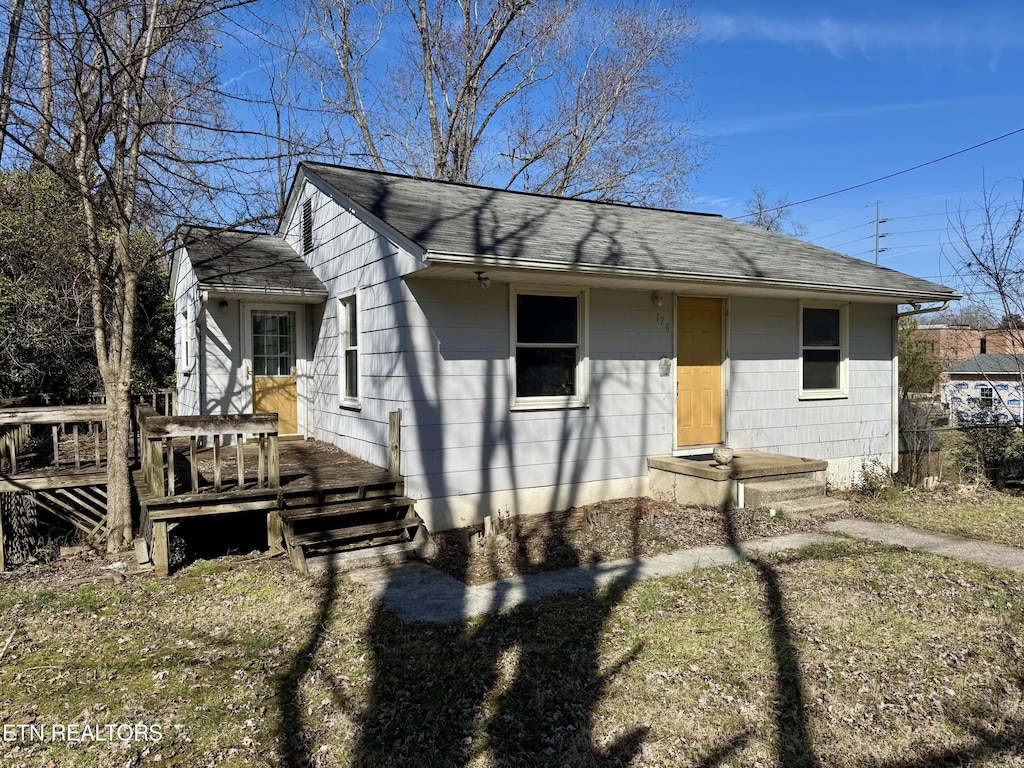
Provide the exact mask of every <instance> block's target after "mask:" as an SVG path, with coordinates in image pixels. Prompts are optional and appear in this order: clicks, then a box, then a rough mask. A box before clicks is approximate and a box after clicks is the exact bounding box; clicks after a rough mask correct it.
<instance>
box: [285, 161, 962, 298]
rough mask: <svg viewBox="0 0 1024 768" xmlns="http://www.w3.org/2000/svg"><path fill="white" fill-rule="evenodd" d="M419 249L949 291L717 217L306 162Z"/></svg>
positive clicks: (921, 294) (645, 270)
mask: <svg viewBox="0 0 1024 768" xmlns="http://www.w3.org/2000/svg"><path fill="white" fill-rule="evenodd" d="M302 165H303V167H304V168H305V169H306V170H307V171H308V172H310V173H312V174H313V175H314V176H316V177H318V178H320V179H321V180H323V181H324V182H326V183H327V184H328V185H329V186H331V187H333V188H334V189H335V190H337V191H338V192H340V193H341V194H342V195H344V196H345V197H347V198H348V199H350V200H351V201H352V202H354V203H355V204H356V205H358V206H360V207H361V208H363V209H365V210H366V211H367V212H369V213H371V214H373V215H374V216H376V217H377V218H378V219H380V220H382V221H384V222H386V223H387V224H388V225H389V226H390V227H392V228H393V229H394V230H396V231H397V232H399V233H400V234H402V235H403V236H405V237H406V238H408V239H409V240H411V241H413V242H414V243H416V244H417V245H419V246H420V247H421V248H423V249H424V251H426V252H427V253H428V254H431V253H433V254H439V255H440V254H445V255H472V256H481V257H496V258H500V259H512V260H529V261H540V262H548V263H554V264H561V265H566V266H586V267H588V268H594V267H596V268H598V269H600V268H607V269H608V270H610V271H618V272H626V273H629V272H635V273H638V274H651V273H656V274H661V275H666V276H670V277H690V276H693V277H700V278H702V279H709V278H710V279H722V280H724V281H744V282H756V283H761V282H763V283H769V284H788V285H794V286H806V287H814V288H827V287H836V288H840V289H845V290H853V291H863V292H869V293H878V294H882V295H897V296H901V297H905V298H906V299H908V300H910V299H913V300H942V299H946V298H955V297H956V294H955V292H954V291H953V290H952V289H950V288H947V287H945V286H942V285H938V284H937V283H933V282H930V281H928V280H923V279H921V278H918V277H913V276H911V275H906V274H903V273H901V272H897V271H895V270H892V269H887V268H885V267H878V266H875V265H874V264H872V263H869V262H866V261H863V260H861V259H855V258H852V257H850V256H845V255H843V254H840V253H836V252H835V251H830V250H828V249H826V248H820V247H818V246H815V245H811V244H809V243H804V242H801V241H799V240H795V239H793V238H790V237H785V236H783V235H777V234H774V233H770V232H766V231H764V230H761V229H758V228H756V227H753V226H750V225H747V224H742V223H740V222H737V221H733V220H731V219H726V218H723V217H721V216H716V215H711V214H702V213H686V212H681V211H667V210H659V209H650V208H639V207H632V206H625V205H614V204H609V203H598V202H593V201H586V200H566V199H562V198H555V197H547V196H543V195H534V194H527V193H522V192H510V191H505V190H497V189H488V188H484V187H474V186H469V185H464V184H454V183H449V182H440V181H432V180H427V179H418V178H411V177H407V176H398V175H393V174H382V173H377V172H375V171H367V170H362V169H356V168H346V167H343V166H336V165H329V164H326V163H313V162H306V163H303V164H302Z"/></svg>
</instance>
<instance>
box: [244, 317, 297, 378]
mask: <svg viewBox="0 0 1024 768" xmlns="http://www.w3.org/2000/svg"><path fill="white" fill-rule="evenodd" d="M294 333H295V313H294V312H284V313H273V312H267V311H263V310H259V311H254V312H253V313H252V367H253V373H254V374H255V375H257V376H291V375H292V371H293V369H294V367H295V355H294V348H295V338H294Z"/></svg>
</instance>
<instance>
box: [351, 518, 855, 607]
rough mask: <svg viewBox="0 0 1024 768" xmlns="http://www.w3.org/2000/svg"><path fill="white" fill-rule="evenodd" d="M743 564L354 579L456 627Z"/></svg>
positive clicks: (673, 558)
mask: <svg viewBox="0 0 1024 768" xmlns="http://www.w3.org/2000/svg"><path fill="white" fill-rule="evenodd" d="M838 541H842V539H840V538H838V537H835V536H826V535H823V534H817V533H791V534H789V535H787V536H777V537H775V538H772V539H760V540H756V541H749V542H745V543H744V544H742V545H740V549H741V551H742V552H743V553H744V554H747V555H765V554H771V553H773V552H788V551H792V550H797V549H802V548H804V547H808V546H811V545H813V544H825V543H831V542H838ZM739 559H740V555H739V554H737V553H736V552H735V551H734V550H732V549H730V548H729V547H700V548H697V549H683V550H679V551H677V552H667V553H665V554H661V555H651V556H650V557H636V558H629V559H626V560H616V561H613V562H610V563H595V564H593V565H583V566H579V567H577V568H565V569H563V570H559V571H547V572H545V573H534V574H530V575H528V576H516V577H514V578H510V579H502V580H501V581H494V582H491V583H489V584H480V585H477V586H472V587H470V586H467V585H466V584H463V583H462V582H461V581H459V580H458V579H455V578H452V577H451V576H448V575H447V574H444V573H441V571H439V570H437V569H435V568H431V567H430V566H429V565H426V564H425V563H417V562H410V563H404V564H402V565H399V566H395V567H391V568H372V569H366V570H362V571H354V572H352V573H351V574H349V578H350V579H352V580H353V581H356V582H359V583H361V584H365V585H366V586H368V587H370V589H372V590H373V591H374V592H376V593H377V595H378V596H379V597H380V598H381V599H382V600H383V601H384V604H385V605H387V607H388V608H390V609H391V610H392V611H394V612H395V614H397V615H398V617H399V618H400V619H403V620H404V621H437V622H452V621H462V620H463V619H468V618H470V617H472V616H480V615H482V614H489V613H500V612H502V611H508V610H511V609H513V608H515V607H517V606H520V605H523V604H524V603H531V602H535V601H537V600H543V599H544V598H546V597H550V596H551V595H554V594H557V593H559V592H576V591H578V590H587V591H589V590H593V589H597V588H599V587H605V586H609V585H615V586H617V587H625V586H628V585H629V584H632V583H634V582H637V581H644V580H646V579H656V578H660V577H662V576H672V575H675V574H680V573H689V572H690V571H692V570H694V569H695V568H710V567H714V566H720V565H730V564H732V563H735V562H737V561H738V560H739Z"/></svg>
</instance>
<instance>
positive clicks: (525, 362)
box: [510, 286, 588, 408]
mask: <svg viewBox="0 0 1024 768" xmlns="http://www.w3.org/2000/svg"><path fill="white" fill-rule="evenodd" d="M510 305H511V323H510V328H511V345H510V346H511V351H512V357H511V370H512V405H513V406H519V407H527V408H530V407H534V408H558V407H573V406H582V405H585V404H586V402H587V389H588V387H587V385H588V380H587V362H588V361H587V323H588V317H587V311H588V294H587V291H586V290H585V289H584V290H577V291H561V290H552V289H546V288H545V289H541V288H525V287H523V288H518V287H515V286H513V287H512V289H511V296H510Z"/></svg>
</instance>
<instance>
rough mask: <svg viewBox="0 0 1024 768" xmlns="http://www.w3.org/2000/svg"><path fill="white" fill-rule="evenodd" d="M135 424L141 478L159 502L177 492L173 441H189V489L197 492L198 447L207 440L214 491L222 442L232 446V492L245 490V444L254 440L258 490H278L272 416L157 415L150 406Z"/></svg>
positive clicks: (275, 423)
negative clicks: (233, 455)
mask: <svg viewBox="0 0 1024 768" xmlns="http://www.w3.org/2000/svg"><path fill="white" fill-rule="evenodd" d="M136 421H137V422H138V425H139V446H140V451H141V456H142V476H143V479H144V482H145V483H146V486H147V488H148V489H149V492H150V493H151V494H153V496H156V497H158V498H162V497H165V496H174V495H175V494H176V479H175V467H174V457H175V445H174V440H175V439H176V438H177V439H182V438H187V439H188V460H189V465H190V470H191V473H190V474H191V477H190V480H191V482H190V483H189V486H188V487H189V488H190V489H191V492H192V493H199V490H200V488H199V485H200V484H199V443H200V440H201V439H204V438H206V439H208V443H209V444H210V445H212V447H213V457H212V458H213V486H212V487H213V491H214V492H216V493H219V492H220V491H221V490H222V481H221V480H222V468H223V463H224V462H223V458H224V455H223V454H224V451H223V450H222V449H223V447H224V444H225V442H227V441H225V440H224V438H225V437H228V438H231V439H233V440H234V443H235V463H236V465H237V467H236V477H237V479H236V483H237V484H236V488H237V489H239V490H241V489H243V488H244V487H245V484H246V479H245V452H244V448H245V441H246V438H247V437H250V436H252V437H254V438H256V441H257V443H258V451H259V453H258V457H257V462H256V479H255V483H256V487H257V488H263V487H268V488H277V487H279V486H280V484H281V469H280V454H279V451H278V417H277V414H276V413H258V414H249V415H235V416H159V415H157V413H156V411H155V410H154V409H153V408H152V407H151V406H148V405H143V406H139V407H138V408H137V409H136Z"/></svg>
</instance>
